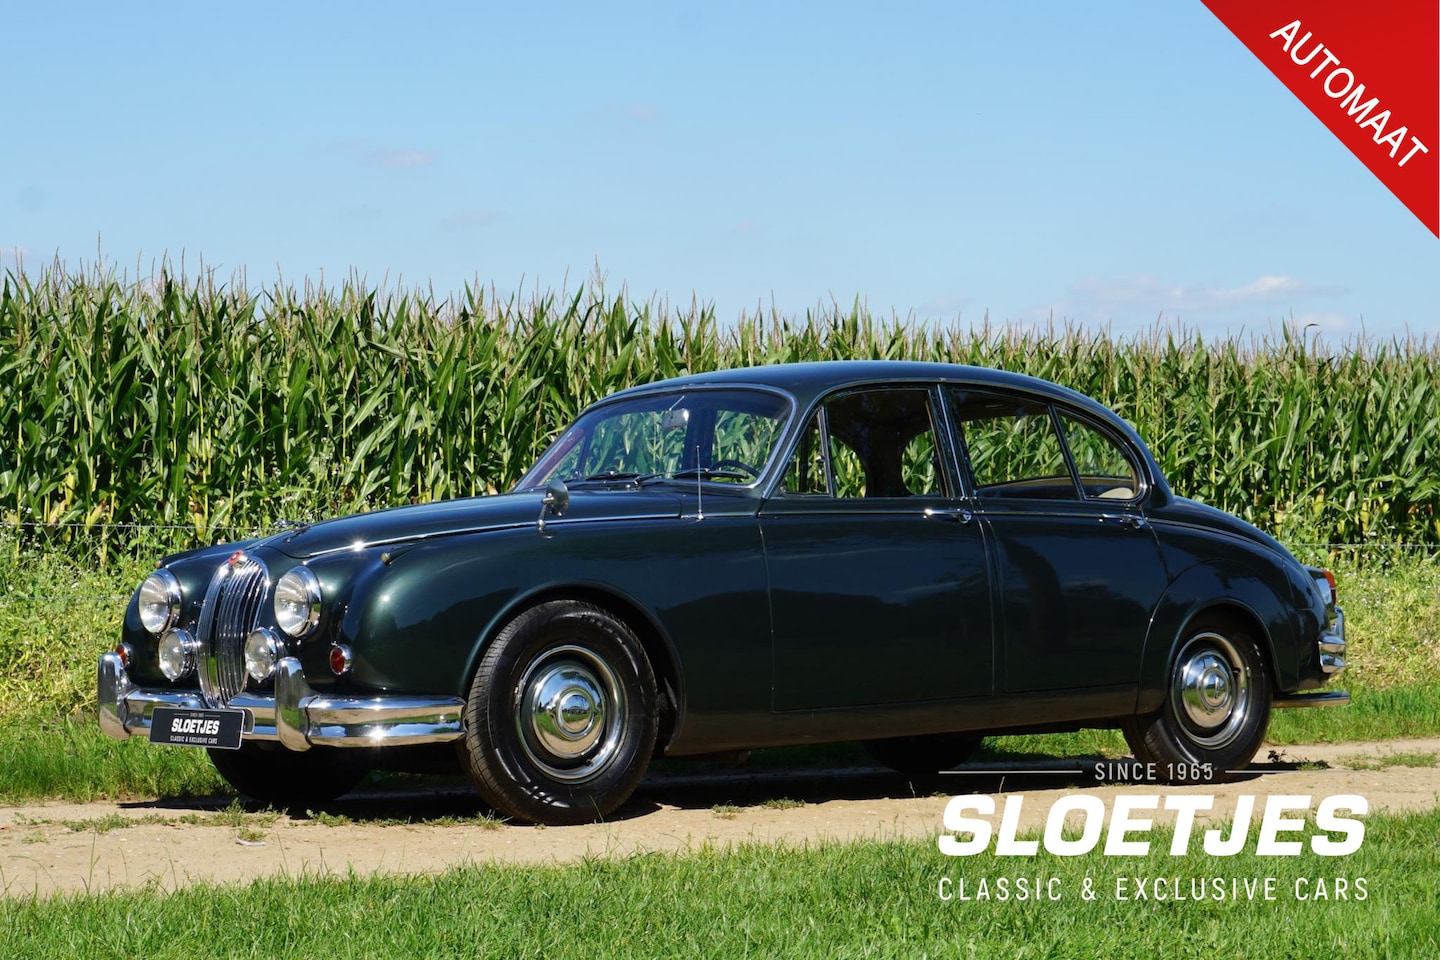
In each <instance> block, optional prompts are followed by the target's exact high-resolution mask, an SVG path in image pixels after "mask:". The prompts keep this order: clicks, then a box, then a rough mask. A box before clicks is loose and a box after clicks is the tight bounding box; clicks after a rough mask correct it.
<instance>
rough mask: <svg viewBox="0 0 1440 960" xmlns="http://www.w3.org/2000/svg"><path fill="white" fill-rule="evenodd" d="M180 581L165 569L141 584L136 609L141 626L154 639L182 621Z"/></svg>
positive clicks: (159, 570) (156, 572) (157, 571)
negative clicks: (178, 621)
mask: <svg viewBox="0 0 1440 960" xmlns="http://www.w3.org/2000/svg"><path fill="white" fill-rule="evenodd" d="M183 599H184V598H183V596H182V594H181V590H180V581H179V580H177V579H176V578H175V574H173V573H171V572H170V571H169V570H166V569H165V568H164V567H161V568H160V569H158V570H156V571H155V572H154V573H152V574H150V576H148V577H146V578H145V580H144V581H143V582H142V583H141V584H140V590H139V595H138V596H137V597H136V607H137V609H138V610H139V613H140V625H141V626H142V627H144V628H145V630H146V631H147V632H148V633H149V634H150V635H151V636H153V637H159V636H161V635H162V634H164V633H165V631H166V630H169V629H170V628H171V627H173V626H174V625H175V622H176V621H177V620H179V619H180V604H181V601H182V600H183Z"/></svg>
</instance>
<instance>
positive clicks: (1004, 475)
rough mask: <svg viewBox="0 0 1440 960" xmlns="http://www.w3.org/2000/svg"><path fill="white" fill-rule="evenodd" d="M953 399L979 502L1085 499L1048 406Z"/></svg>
mask: <svg viewBox="0 0 1440 960" xmlns="http://www.w3.org/2000/svg"><path fill="white" fill-rule="evenodd" d="M951 397H952V399H953V402H954V406H955V419H956V422H957V424H958V425H959V427H960V431H961V437H962V439H963V440H964V443H965V451H966V454H967V455H968V457H969V461H970V470H971V474H972V475H973V476H974V478H975V489H976V493H977V494H978V495H979V496H981V497H1024V498H1028V499H1036V500H1078V499H1079V494H1078V493H1077V492H1076V490H1075V482H1074V479H1073V478H1072V477H1071V475H1070V465H1069V464H1068V463H1066V461H1065V450H1064V448H1063V447H1062V446H1061V445H1060V438H1059V436H1057V435H1056V433H1055V425H1054V423H1053V422H1052V421H1051V419H1050V408H1049V406H1048V405H1046V404H1043V403H1036V402H1033V401H1029V400H1017V399H1014V398H1010V397H1001V396H996V395H994V394H985V393H976V392H974V391H965V390H955V391H953V392H952V394H951Z"/></svg>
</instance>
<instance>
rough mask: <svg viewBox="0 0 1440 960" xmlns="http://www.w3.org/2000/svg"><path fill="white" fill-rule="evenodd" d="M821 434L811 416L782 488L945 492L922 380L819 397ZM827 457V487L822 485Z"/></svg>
mask: <svg viewBox="0 0 1440 960" xmlns="http://www.w3.org/2000/svg"><path fill="white" fill-rule="evenodd" d="M824 425H825V431H824V433H825V439H827V440H828V443H824V442H822V440H821V437H820V433H821V431H820V424H819V418H817V419H816V420H815V421H813V422H812V424H811V426H810V427H808V428H807V429H806V432H805V435H804V437H803V438H802V439H801V442H800V446H799V448H797V450H796V452H795V456H794V457H793V458H792V461H791V463H790V467H789V469H788V470H787V471H786V475H785V482H784V488H785V492H786V493H789V494H802V495H803V494H815V493H826V492H830V493H831V495H833V496H836V497H845V498H849V497H911V496H945V495H946V491H947V489H948V488H947V486H946V479H945V471H944V469H943V468H942V466H941V461H940V445H939V443H938V442H937V440H936V435H935V417H934V411H933V409H932V404H931V393H930V391H929V390H928V389H926V388H924V387H915V388H897V389H885V390H859V391H855V392H853V393H846V394H842V395H840V396H838V397H835V398H834V399H832V400H830V401H828V402H827V403H826V404H825V418H824ZM817 453H818V454H819V455H821V456H828V459H829V468H830V476H831V477H832V479H833V490H830V491H827V489H826V486H825V477H824V472H825V471H824V467H825V462H824V460H818V461H817Z"/></svg>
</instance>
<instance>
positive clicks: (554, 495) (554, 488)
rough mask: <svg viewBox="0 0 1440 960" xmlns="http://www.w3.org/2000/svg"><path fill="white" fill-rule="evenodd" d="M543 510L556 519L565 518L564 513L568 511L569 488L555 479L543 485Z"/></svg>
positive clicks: (558, 479)
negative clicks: (553, 515)
mask: <svg viewBox="0 0 1440 960" xmlns="http://www.w3.org/2000/svg"><path fill="white" fill-rule="evenodd" d="M544 503H545V509H546V510H549V511H550V512H551V513H553V514H555V516H557V517H563V516H565V511H566V510H569V509H570V488H569V487H567V486H565V481H564V480H561V479H560V478H559V477H555V478H554V479H552V480H551V481H550V482H549V483H547V484H545V500H544Z"/></svg>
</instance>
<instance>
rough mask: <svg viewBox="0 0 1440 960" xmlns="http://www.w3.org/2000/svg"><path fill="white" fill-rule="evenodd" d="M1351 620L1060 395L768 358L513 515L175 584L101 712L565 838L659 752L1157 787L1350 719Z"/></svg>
mask: <svg viewBox="0 0 1440 960" xmlns="http://www.w3.org/2000/svg"><path fill="white" fill-rule="evenodd" d="M1335 600H1336V598H1335V585H1334V579H1333V577H1332V576H1331V575H1330V574H1329V573H1328V572H1327V571H1324V570H1318V569H1314V568H1308V567H1305V566H1302V565H1301V564H1300V563H1299V562H1297V561H1296V560H1295V558H1294V557H1293V556H1291V554H1290V553H1288V552H1287V551H1286V550H1285V548H1283V547H1282V546H1281V545H1280V544H1279V543H1277V542H1275V541H1274V540H1273V539H1271V538H1270V537H1268V536H1266V535H1265V534H1264V533H1261V532H1260V531H1258V530H1256V529H1255V528H1254V527H1252V526H1250V525H1248V524H1246V523H1244V522H1242V521H1240V520H1238V519H1236V518H1235V517H1232V516H1229V515H1227V514H1225V513H1222V512H1220V511H1218V510H1215V509H1212V508H1210V507H1207V506H1204V505H1202V504H1200V503H1196V502H1194V501H1191V500H1186V499H1183V498H1181V497H1178V496H1176V495H1175V494H1174V493H1173V492H1171V490H1170V487H1169V486H1168V485H1167V484H1166V482H1165V478H1164V477H1163V476H1162V475H1161V473H1160V470H1159V468H1158V467H1157V466H1156V463H1155V460H1154V458H1153V457H1152V456H1151V454H1150V452H1149V450H1148V449H1147V448H1146V446H1145V444H1144V442H1143V441H1142V440H1141V439H1140V437H1138V436H1137V435H1136V433H1135V431H1134V430H1132V429H1131V428H1130V427H1129V426H1128V425H1126V423H1125V422H1124V421H1122V420H1121V419H1120V418H1119V417H1117V416H1116V415H1115V414H1113V413H1112V412H1110V411H1109V410H1107V409H1106V408H1105V407H1103V406H1101V405H1100V404H1098V403H1096V402H1094V401H1092V400H1089V399H1087V398H1086V397H1083V396H1081V395H1079V394H1077V393H1075V392H1073V391H1070V390H1067V389H1065V388H1063V387H1060V386H1057V385H1055V384H1052V383H1047V382H1045V381H1041V380H1036V379H1032V378H1029V377H1024V376H1019V375H1015V374H1011V373H1004V372H1000V371H995V370H988V369H979V368H974V367H963V366H949V365H943V364H923V363H900V362H878V361H877V362H871V361H840V362H829V363H808V364H795V365H782V366H771V367H759V368H753V369H741V370H728V371H723V372H717V373H709V374H701V375H695V376H686V377H682V378H679V379H675V380H668V381H664V382H660V383H653V384H650V385H648V386H643V387H636V388H634V389H630V390H625V391H623V392H621V393H618V394H616V395H615V396H612V397H609V398H607V399H605V400H602V401H600V402H599V403H596V404H595V405H593V406H591V407H590V408H589V409H587V410H585V411H584V412H583V413H582V414H581V415H580V416H579V418H578V419H577V420H576V421H575V423H574V425H572V426H571V427H569V429H567V430H565V431H564V432H563V433H562V434H560V436H559V438H558V439H557V440H556V441H555V443H554V444H553V446H551V447H550V449H549V450H548V451H547V452H546V453H545V454H544V456H542V457H541V458H540V460H539V462H538V463H536V464H535V466H534V468H533V469H531V470H530V472H529V473H527V474H526V475H525V477H524V478H523V479H521V480H520V482H519V483H518V484H517V485H516V487H515V489H514V490H513V491H511V492H510V493H508V494H505V495H502V496H491V497H480V498H474V499H462V500H451V501H445V502H438V503H431V504H425V505H420V506H409V507H401V508H397V509H392V510H382V511H378V512H374V513H367V514H361V515H357V516H351V517H345V518H342V519H337V520H330V521H327V522H323V523H315V524H309V525H305V526H300V527H295V528H291V529H285V530H282V531H280V532H277V533H275V534H274V535H272V536H268V537H264V538H261V539H257V540H251V541H247V542H243V543H235V544H228V545H224V546H217V547H210V548H205V549H201V550H194V551H190V552H188V553H182V554H177V555H175V556H171V557H167V558H166V559H164V560H162V561H161V562H160V564H159V566H158V568H157V569H156V571H155V572H154V573H152V574H151V575H150V576H149V577H148V578H147V579H146V580H145V582H144V583H143V584H141V585H140V587H139V589H138V590H137V591H136V593H135V596H134V598H133V599H132V600H131V601H130V604H129V607H128V609H127V610H126V613H125V625H124V631H123V636H122V641H121V642H120V643H119V645H118V646H117V648H116V649H115V650H114V651H113V652H109V653H106V654H104V655H103V656H101V658H100V662H99V715H100V724H101V726H102V727H103V728H104V730H105V731H106V732H107V733H109V734H110V735H112V736H114V737H119V738H124V737H129V736H131V735H134V734H148V736H149V739H150V740H151V741H154V742H158V743H166V744H173V745H182V746H185V745H188V746H192V747H200V748H205V749H208V750H209V754H210V757H211V759H212V760H213V762H214V764H215V766H216V768H217V769H218V770H219V771H220V773H221V774H222V775H224V777H225V778H226V779H227V780H229V782H230V783H231V784H233V785H234V786H235V788H236V789H237V790H239V791H240V792H242V793H244V794H247V795H249V796H251V797H254V798H256V799H259V800H261V801H266V802H271V803H277V804H283V805H301V804H313V803H319V802H323V801H324V800H326V799H329V798H331V797H334V796H337V795H339V794H341V793H343V792H345V791H346V790H348V789H350V788H351V787H352V786H354V785H355V784H356V783H357V782H358V781H359V779H360V778H361V777H363V776H364V775H365V773H366V772H367V771H368V770H371V769H376V768H385V769H410V770H437V769H444V768H445V767H447V766H448V767H450V768H451V769H454V768H455V767H456V766H458V767H459V768H460V769H463V770H464V772H465V773H466V774H467V775H468V776H469V778H470V779H471V781H472V782H473V783H474V786H475V789H476V790H477V791H478V792H479V793H480V795H481V797H482V798H483V800H484V801H485V802H486V803H487V804H488V805H490V806H491V807H492V808H493V809H494V810H495V811H496V812H498V813H499V814H501V815H504V816H507V817H511V818H514V819H517V820H523V821H531V822H538V823H550V824H562V823H574V822H580V821H590V820H595V819H598V818H602V817H605V816H607V815H609V814H610V813H611V812H613V811H614V810H615V809H616V808H617V807H619V806H620V805H621V804H622V803H624V802H625V800H626V798H627V797H628V796H629V795H630V794H631V792H632V791H633V790H634V789H635V787H636V785H637V784H638V782H639V781H640V779H641V777H642V776H643V775H644V773H645V770H646V766H647V764H648V763H649V762H650V760H651V758H652V757H654V756H667V757H675V756H681V757H683V756H694V755H701V754H710V753H716V752H722V751H733V750H743V749H748V748H754V747H762V746H774V745H781V744H799V743H814V742H823V741H845V740H863V741H865V742H866V744H867V746H869V748H870V749H871V752H872V753H873V755H874V756H875V757H876V758H877V759H878V760H880V761H882V762H884V763H886V764H888V765H890V766H893V767H895V768H897V769H900V770H903V771H911V772H923V771H930V772H934V771H936V770H940V769H947V768H949V767H951V766H953V765H955V764H958V763H960V762H963V761H964V760H965V759H966V757H967V756H968V755H969V754H970V753H971V752H972V751H973V750H974V749H975V747H976V746H977V744H978V743H979V742H980V739H981V738H982V737H984V736H985V735H987V734H992V733H997V732H1001V731H1052V730H1066V729H1078V728H1082V727H1119V728H1120V729H1121V730H1123V731H1124V734H1125V737H1126V739H1127V740H1128V742H1129V744H1130V746H1131V748H1132V749H1133V750H1134V752H1135V756H1136V758H1137V759H1138V760H1140V761H1143V762H1145V763H1146V764H1153V769H1154V770H1155V771H1156V772H1157V775H1158V776H1159V777H1161V778H1163V779H1167V780H1172V781H1179V780H1191V779H1200V778H1205V777H1214V778H1217V779H1218V778H1221V777H1224V776H1226V775H1227V773H1232V772H1234V771H1238V770H1239V769H1241V768H1243V767H1245V765H1246V764H1247V763H1248V762H1249V761H1250V760H1251V758H1252V757H1253V756H1254V754H1255V752H1256V750H1257V749H1258V748H1259V746H1260V743H1261V738H1262V737H1263V736H1264V733H1265V728H1266V724H1267V722H1268V720H1269V716H1270V711H1271V709H1272V708H1275V707H1293V706H1302V705H1304V706H1310V705H1315V704H1333V703H1343V702H1347V701H1348V699H1349V697H1348V694H1346V693H1344V692H1343V691H1330V692H1326V691H1321V690H1320V688H1321V687H1322V686H1323V685H1324V684H1325V683H1326V682H1327V681H1328V680H1329V679H1331V678H1332V677H1333V676H1334V675H1335V674H1336V673H1338V672H1339V671H1340V670H1342V669H1343V668H1344V666H1345V663H1344V654H1345V630H1344V617H1343V614H1342V612H1341V610H1340V608H1339V607H1338V606H1337V605H1336V602H1335ZM1202 771H1203V773H1202Z"/></svg>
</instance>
